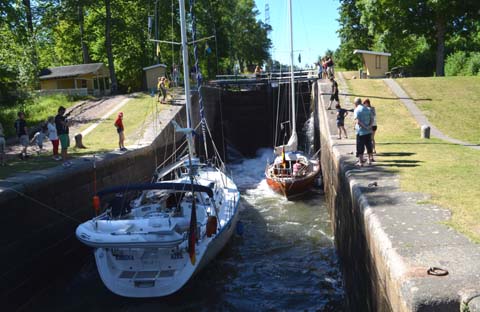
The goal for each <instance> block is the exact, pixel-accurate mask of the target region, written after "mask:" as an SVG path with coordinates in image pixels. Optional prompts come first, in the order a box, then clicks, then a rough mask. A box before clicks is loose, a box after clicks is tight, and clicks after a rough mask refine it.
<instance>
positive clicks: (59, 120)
mask: <svg viewBox="0 0 480 312" xmlns="http://www.w3.org/2000/svg"><path fill="white" fill-rule="evenodd" d="M65 112H66V109H65V107H63V106H60V107H59V108H58V114H57V115H56V116H50V117H48V119H47V121H46V122H44V123H43V124H41V125H40V129H39V131H37V132H36V133H35V134H34V135H33V137H32V139H31V140H29V135H28V128H27V122H26V120H25V113H24V112H18V114H17V116H18V119H17V120H15V123H14V127H15V132H16V135H17V138H18V142H19V143H20V145H21V152H20V154H19V157H20V159H21V160H26V159H27V158H28V157H29V155H28V154H27V149H28V146H29V145H30V144H35V145H36V146H37V147H38V151H37V152H38V153H39V154H40V152H41V151H43V143H44V142H45V140H47V139H48V140H49V141H50V142H51V143H52V154H53V155H52V158H53V159H54V160H56V161H60V160H62V161H63V164H62V165H63V166H64V167H70V166H72V163H71V162H70V161H69V160H68V148H69V147H70V136H69V131H70V130H69V126H70V121H69V120H68V116H69V114H65ZM114 126H115V128H116V129H117V133H118V146H119V149H120V150H121V151H126V150H127V149H126V148H125V145H124V143H125V134H124V132H125V127H124V125H123V112H120V113H118V116H117V119H116V120H115V123H114ZM59 147H60V152H59ZM5 153H6V140H5V133H4V129H3V126H2V124H1V123H0V165H1V166H5V165H6V157H5Z"/></svg>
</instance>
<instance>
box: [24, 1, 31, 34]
mask: <svg viewBox="0 0 480 312" xmlns="http://www.w3.org/2000/svg"><path fill="white" fill-rule="evenodd" d="M22 1H23V5H24V6H25V14H26V17H27V27H28V32H29V33H30V36H33V17H32V6H31V5H30V0H22Z"/></svg>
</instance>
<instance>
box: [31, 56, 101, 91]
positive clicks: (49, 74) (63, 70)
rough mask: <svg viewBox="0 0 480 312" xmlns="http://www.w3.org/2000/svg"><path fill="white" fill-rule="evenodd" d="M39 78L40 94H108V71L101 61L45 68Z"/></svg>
mask: <svg viewBox="0 0 480 312" xmlns="http://www.w3.org/2000/svg"><path fill="white" fill-rule="evenodd" d="M39 78H40V89H41V91H40V93H42V94H48V93H67V94H76V95H87V94H93V95H102V94H105V95H108V94H110V72H109V71H108V68H107V67H106V66H105V65H104V64H103V63H92V64H81V65H70V66H60V67H52V68H47V69H44V70H42V71H41V72H40V75H39Z"/></svg>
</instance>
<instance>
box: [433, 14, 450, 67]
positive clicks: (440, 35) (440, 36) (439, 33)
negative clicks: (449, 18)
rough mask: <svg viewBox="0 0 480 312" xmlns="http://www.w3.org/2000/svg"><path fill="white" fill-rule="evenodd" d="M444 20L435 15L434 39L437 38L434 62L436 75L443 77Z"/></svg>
mask: <svg viewBox="0 0 480 312" xmlns="http://www.w3.org/2000/svg"><path fill="white" fill-rule="evenodd" d="M446 26H447V25H446V24H445V19H444V17H443V16H441V15H437V19H436V21H435V28H436V37H437V61H436V75H437V76H445V33H446Z"/></svg>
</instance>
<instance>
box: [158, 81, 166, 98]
mask: <svg viewBox="0 0 480 312" xmlns="http://www.w3.org/2000/svg"><path fill="white" fill-rule="evenodd" d="M157 90H158V101H159V102H160V103H162V104H165V103H166V102H165V100H166V98H167V88H166V87H165V77H158V84H157ZM160 95H161V96H162V99H161V100H160Z"/></svg>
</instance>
